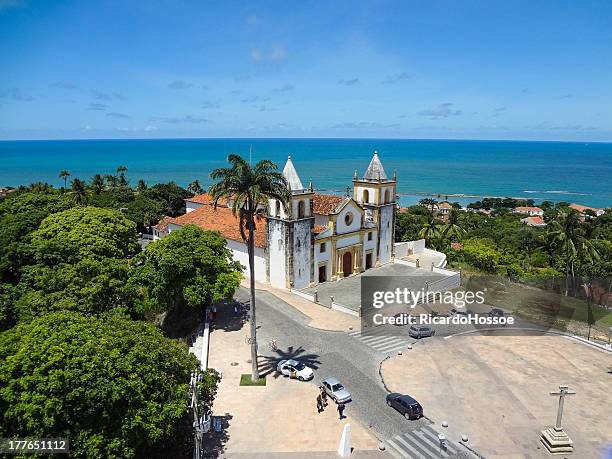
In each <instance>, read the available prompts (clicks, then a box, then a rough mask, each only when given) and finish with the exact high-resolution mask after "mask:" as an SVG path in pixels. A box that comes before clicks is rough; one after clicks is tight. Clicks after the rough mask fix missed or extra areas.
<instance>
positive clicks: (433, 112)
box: [417, 102, 463, 120]
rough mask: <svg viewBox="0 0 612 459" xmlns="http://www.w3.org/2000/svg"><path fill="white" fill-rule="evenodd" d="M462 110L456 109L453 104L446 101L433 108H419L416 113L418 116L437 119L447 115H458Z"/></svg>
mask: <svg viewBox="0 0 612 459" xmlns="http://www.w3.org/2000/svg"><path fill="white" fill-rule="evenodd" d="M462 113H463V112H462V111H461V110H456V109H455V108H454V104H452V103H451V102H446V103H444V104H440V105H438V106H437V107H435V108H430V109H427V110H421V111H420V112H418V113H417V114H418V115H419V116H426V117H428V118H429V119H432V120H437V119H440V118H448V117H449V116H459V115H461V114H462Z"/></svg>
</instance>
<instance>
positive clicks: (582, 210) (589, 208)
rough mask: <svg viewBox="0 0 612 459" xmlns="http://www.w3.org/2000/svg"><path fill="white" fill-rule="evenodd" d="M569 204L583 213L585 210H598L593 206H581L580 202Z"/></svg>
mask: <svg viewBox="0 0 612 459" xmlns="http://www.w3.org/2000/svg"><path fill="white" fill-rule="evenodd" d="M569 206H570V207H571V208H572V209H574V210H577V211H578V212H580V213H584V211H585V210H592V211H593V212H597V211H598V210H599V209H595V208H594V207H589V206H583V205H582V204H570V205H569Z"/></svg>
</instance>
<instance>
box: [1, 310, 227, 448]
mask: <svg viewBox="0 0 612 459" xmlns="http://www.w3.org/2000/svg"><path fill="white" fill-rule="evenodd" d="M198 368H199V363H198V361H197V359H196V358H195V357H194V356H193V355H191V354H189V353H188V352H187V348H186V347H185V346H184V345H183V344H180V343H178V342H176V341H173V340H170V339H168V338H166V337H164V336H163V335H162V333H161V332H160V331H159V330H158V329H157V328H156V327H155V326H153V325H151V324H147V323H145V322H139V321H131V320H127V319H124V318H121V317H118V316H114V315H109V316H107V317H103V318H96V317H86V316H83V315H80V314H76V313H71V312H65V311H64V312H56V313H52V314H47V315H45V316H42V317H40V318H37V319H36V320H34V321H33V322H30V323H22V324H19V325H17V326H16V327H14V328H12V329H10V330H8V331H6V332H3V333H1V334H0V412H1V413H2V414H3V415H2V416H1V417H0V436H1V437H41V438H43V437H66V438H69V439H70V443H71V456H72V457H77V458H81V457H87V458H132V457H156V456H157V457H159V456H164V454H163V451H164V450H165V451H167V455H166V457H170V455H172V456H178V455H179V454H178V450H179V447H185V446H186V447H187V448H188V447H189V438H190V436H191V422H190V421H189V418H188V415H187V403H186V402H187V398H188V392H189V387H188V383H189V378H190V374H191V372H196V371H198ZM207 376H208V377H207V378H205V387H204V390H203V391H202V397H203V398H205V399H206V401H207V403H208V405H209V406H210V404H211V403H212V400H213V398H214V395H215V392H216V385H217V378H216V374H214V373H213V374H210V373H209V374H208V375H207ZM171 451H173V452H174V453H173V454H171Z"/></svg>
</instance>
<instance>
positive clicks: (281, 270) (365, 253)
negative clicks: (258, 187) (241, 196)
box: [155, 152, 397, 289]
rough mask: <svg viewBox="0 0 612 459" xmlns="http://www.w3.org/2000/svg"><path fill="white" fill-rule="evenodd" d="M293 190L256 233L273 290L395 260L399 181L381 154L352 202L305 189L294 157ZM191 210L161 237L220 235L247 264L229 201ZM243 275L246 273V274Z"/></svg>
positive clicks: (199, 201) (259, 276)
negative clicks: (189, 229) (191, 229)
mask: <svg viewBox="0 0 612 459" xmlns="http://www.w3.org/2000/svg"><path fill="white" fill-rule="evenodd" d="M283 175H284V177H285V179H286V180H287V183H288V185H289V188H290V190H291V199H290V202H289V203H288V205H287V207H286V208H285V207H284V206H283V205H281V203H280V202H277V201H276V200H274V199H270V200H269V202H268V203H267V204H268V209H266V210H267V212H266V217H265V218H262V219H260V220H259V221H258V222H257V229H256V232H255V246H256V247H255V268H256V269H255V277H256V280H257V281H260V282H261V281H265V282H267V283H269V284H271V285H272V286H274V287H278V288H285V289H300V288H304V287H308V286H312V285H316V284H318V283H322V282H331V281H335V280H337V279H340V278H342V277H346V276H350V275H353V274H358V273H360V272H363V271H365V270H366V269H370V268H373V267H375V266H380V265H382V264H385V263H389V262H391V261H393V257H394V253H393V252H394V227H395V211H396V185H397V180H396V177H395V175H394V176H393V177H391V178H389V177H388V176H387V174H386V172H385V170H384V168H383V165H382V163H381V161H380V158H379V157H378V154H377V153H376V152H375V153H374V155H373V157H372V160H371V161H370V164H369V166H368V168H367V169H366V171H365V173H364V174H363V176H362V177H361V178H359V177H358V174H357V171H355V175H354V178H353V193H352V196H338V195H330V194H320V193H316V192H314V190H313V187H312V183H310V184H309V185H308V186H306V187H305V186H304V185H303V182H302V181H301V179H300V176H299V174H298V171H297V169H296V168H295V165H294V164H293V161H292V159H291V157H289V158H288V159H287V163H286V164H285V167H284V169H283ZM186 207H187V212H186V214H185V215H182V216H180V217H177V218H172V219H168V220H166V221H164V226H163V227H158V228H156V229H155V231H156V232H157V234H158V236H159V237H163V235H164V234H167V233H168V232H171V231H173V230H176V229H178V228H180V227H182V226H185V225H187V224H196V225H198V226H200V227H202V228H203V229H207V230H214V231H219V232H220V233H221V234H222V235H223V236H224V237H225V238H226V240H227V243H228V247H229V248H230V249H231V250H232V253H233V255H234V258H235V259H236V260H238V261H240V262H241V264H243V265H244V266H245V267H246V266H248V253H247V248H246V244H245V243H244V241H242V239H241V237H240V231H239V229H238V221H237V219H236V218H235V217H234V216H233V215H232V214H231V202H228V203H221V205H218V206H217V208H216V209H215V208H214V207H213V205H212V199H211V197H210V196H208V195H206V194H203V195H197V196H194V197H193V198H190V199H187V200H186ZM245 272H248V270H247V271H245Z"/></svg>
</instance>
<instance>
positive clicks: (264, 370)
mask: <svg viewBox="0 0 612 459" xmlns="http://www.w3.org/2000/svg"><path fill="white" fill-rule="evenodd" d="M272 353H273V354H274V355H260V356H259V372H260V374H261V375H262V376H265V375H269V374H272V373H275V372H276V366H277V365H278V363H279V362H280V361H281V360H289V359H294V360H299V361H300V362H302V363H303V364H304V365H306V366H307V367H310V368H312V369H313V370H317V369H318V368H319V365H321V361H320V360H319V357H320V356H319V355H318V354H309V353H306V350H305V349H304V348H303V347H301V346H300V347H298V348H295V347H293V346H289V347H288V348H287V349H286V350H285V349H281V348H278V349H273V350H272ZM275 377H278V375H275Z"/></svg>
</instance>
